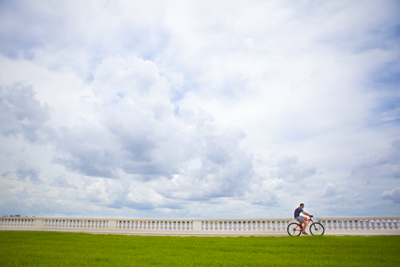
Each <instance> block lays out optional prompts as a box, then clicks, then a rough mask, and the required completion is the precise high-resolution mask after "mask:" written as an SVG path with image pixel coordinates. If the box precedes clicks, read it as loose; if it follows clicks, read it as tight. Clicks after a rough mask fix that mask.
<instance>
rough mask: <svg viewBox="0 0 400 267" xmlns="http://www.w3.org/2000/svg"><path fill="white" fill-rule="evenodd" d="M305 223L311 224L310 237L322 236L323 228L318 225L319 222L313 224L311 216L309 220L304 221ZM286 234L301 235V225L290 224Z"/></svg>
mask: <svg viewBox="0 0 400 267" xmlns="http://www.w3.org/2000/svg"><path fill="white" fill-rule="evenodd" d="M305 221H306V222H307V223H310V222H311V225H310V233H311V234H312V235H323V234H324V233H325V227H324V226H323V225H322V224H321V223H319V222H314V221H313V220H312V216H311V217H310V219H306V220H305ZM287 232H288V234H289V235H291V236H299V235H301V233H303V226H301V223H295V222H293V223H291V224H289V225H288V227H287Z"/></svg>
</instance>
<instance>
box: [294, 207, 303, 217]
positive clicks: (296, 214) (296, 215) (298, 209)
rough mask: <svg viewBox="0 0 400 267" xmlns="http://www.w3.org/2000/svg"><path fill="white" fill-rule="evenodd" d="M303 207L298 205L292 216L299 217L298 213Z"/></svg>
mask: <svg viewBox="0 0 400 267" xmlns="http://www.w3.org/2000/svg"><path fill="white" fill-rule="evenodd" d="M302 211H303V209H302V208H300V207H298V208H297V209H295V210H294V217H295V218H297V217H299V215H300V213H302Z"/></svg>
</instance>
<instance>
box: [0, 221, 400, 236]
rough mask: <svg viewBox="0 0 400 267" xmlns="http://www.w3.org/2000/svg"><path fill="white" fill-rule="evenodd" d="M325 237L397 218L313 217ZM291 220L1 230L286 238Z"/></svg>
mask: <svg viewBox="0 0 400 267" xmlns="http://www.w3.org/2000/svg"><path fill="white" fill-rule="evenodd" d="M314 221H318V222H320V223H322V224H323V225H324V227H325V232H326V234H368V233H370V234H398V235H400V217H329V218H314ZM291 222H294V219H292V218H281V219H109V218H108V219H100V218H92V219H88V218H39V217H1V218H0V230H32V231H70V232H104V233H128V234H129V233H131V234H135V233H138V234H140V233H148V234H157V233H159V234H174V233H175V234H187V235H191V234H192V235H197V234H198V235H202V234H209V235H253V234H254V235H255V234H256V235H274V234H278V235H285V234H286V228H287V226H288V225H289V223H291Z"/></svg>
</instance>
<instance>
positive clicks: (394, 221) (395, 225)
mask: <svg viewBox="0 0 400 267" xmlns="http://www.w3.org/2000/svg"><path fill="white" fill-rule="evenodd" d="M393 224H394V228H396V229H397V219H396V220H393Z"/></svg>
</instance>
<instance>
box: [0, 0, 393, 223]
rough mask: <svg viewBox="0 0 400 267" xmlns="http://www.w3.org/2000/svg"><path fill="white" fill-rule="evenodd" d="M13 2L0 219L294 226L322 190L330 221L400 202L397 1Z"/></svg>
mask: <svg viewBox="0 0 400 267" xmlns="http://www.w3.org/2000/svg"><path fill="white" fill-rule="evenodd" d="M1 5H2V8H1V9H0V37H1V38H2V40H4V41H3V42H2V43H1V44H0V68H1V70H2V71H1V72H0V89H1V95H0V97H1V111H2V112H1V115H0V120H1V126H0V130H1V136H0V138H1V139H0V140H1V141H2V142H1V144H0V157H1V164H0V173H2V174H3V175H2V176H1V177H0V179H1V183H2V184H5V185H7V190H6V189H4V190H2V191H1V192H2V193H3V195H4V197H3V198H2V203H4V204H2V205H1V206H0V211H4V212H6V211H7V213H9V212H11V210H12V209H14V210H21V212H17V211H16V212H17V213H22V212H23V211H24V212H27V211H29V210H31V211H32V212H35V213H37V214H38V215H39V214H42V215H43V214H48V215H49V214H55V213H57V214H61V215H62V214H66V215H71V214H77V215H79V214H81V215H82V214H92V215H98V216H102V215H103V216H105V215H107V216H142V217H143V216H151V217H163V216H171V217H172V216H177V217H188V216H192V217H198V216H203V217H210V216H227V217H232V216H230V214H232V212H233V213H235V217H241V216H240V215H241V214H243V215H246V216H251V217H254V216H264V215H265V216H277V217H287V216H291V214H292V210H291V209H292V208H295V206H296V205H298V203H300V202H307V203H313V202H314V203H315V201H313V199H317V198H319V197H321V196H322V197H323V198H324V199H323V200H321V201H320V203H319V204H314V206H313V204H311V205H308V207H310V208H312V207H314V209H315V211H317V212H319V213H321V214H322V213H324V212H327V211H326V209H324V207H323V205H326V204H329V203H334V202H336V203H342V204H344V205H342V208H340V209H339V208H338V209H337V210H330V211H329V212H332V213H333V212H335V214H336V212H339V213H342V214H340V215H348V214H352V212H353V211H354V210H356V212H357V214H363V210H362V206H363V205H370V206H371V207H372V206H374V205H375V204H376V203H378V204H376V205H375V207H379V203H380V202H379V201H382V199H383V200H393V199H392V198H390V196H393V194H394V193H390V192H392V191H385V192H384V193H383V194H381V192H383V191H384V190H385V189H386V188H394V187H393V185H394V184H396V183H397V182H398V177H399V169H398V166H399V164H400V163H399V161H398V159H399V158H400V156H399V155H398V154H399V153H398V152H399V149H398V143H399V142H398V132H399V124H398V110H399V105H398V103H399V101H398V100H399V99H400V95H399V91H398V81H399V80H398V78H396V77H398V74H399V73H398V64H397V63H396V61H398V58H399V53H398V51H399V46H398V40H399V39H398V23H397V22H396V18H397V16H396V15H397V14H396V10H398V8H399V4H398V3H397V2H396V1H384V2H379V3H377V2H376V1H352V2H351V3H350V2H348V1H335V2H326V3H318V4H316V3H314V2H299V1H280V2H260V1H250V2H249V1H235V2H234V3H233V2H232V1H219V2H215V1H214V2H212V1H206V2H204V1H202V2H198V1H185V2H176V1H154V2H141V1H113V2H102V1H87V2H82V1H81V2H79V1H69V2H63V3H53V2H51V1H39V2H37V3H36V2H35V4H32V3H31V2H29V1H20V2H18V3H16V2H13V1H3V3H2V4H1ZM389 143H392V146H391V148H390V149H389V150H388V144H389ZM365 180H368V181H369V183H365V182H364V181H365ZM351 188H357V190H352V189H351ZM4 199H14V200H15V203H14V204H10V202H6V201H4ZM28 200H29V201H28ZM28 202H29V203H31V204H28ZM395 202H396V201H395ZM32 203H33V204H32ZM81 206H84V208H80V207H81ZM292 206H293V207H292ZM385 210H386V211H387V213H393V209H391V208H390V207H387V208H386V209H385ZM371 212H375V213H377V214H378V213H380V212H384V211H382V210H381V209H380V208H379V209H378V208H376V209H375V210H372V211H371ZM313 213H314V212H313ZM326 215H332V214H326ZM336 215H337V214H336Z"/></svg>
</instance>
